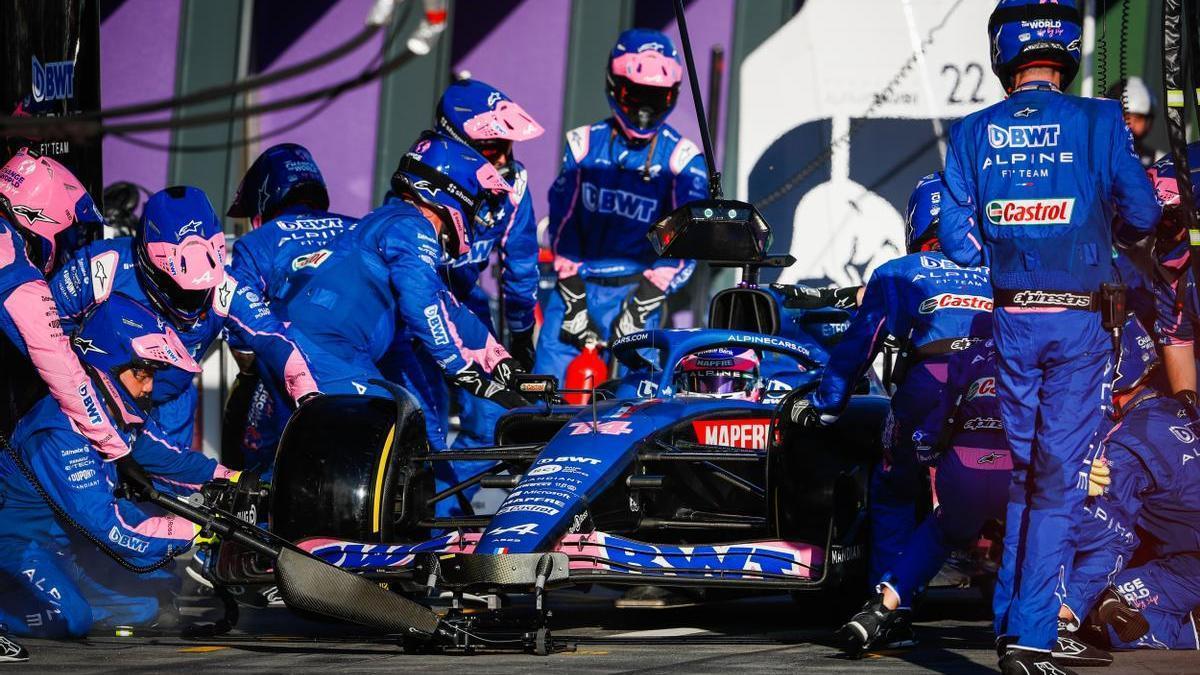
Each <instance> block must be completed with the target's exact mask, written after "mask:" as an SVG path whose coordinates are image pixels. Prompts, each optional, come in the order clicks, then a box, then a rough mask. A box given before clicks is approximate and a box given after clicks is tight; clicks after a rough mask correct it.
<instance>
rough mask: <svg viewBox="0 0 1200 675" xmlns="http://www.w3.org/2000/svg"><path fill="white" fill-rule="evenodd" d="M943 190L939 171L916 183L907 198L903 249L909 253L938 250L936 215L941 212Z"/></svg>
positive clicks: (944, 185)
mask: <svg viewBox="0 0 1200 675" xmlns="http://www.w3.org/2000/svg"><path fill="white" fill-rule="evenodd" d="M945 189H946V183H945V182H944V181H943V180H942V173H941V172H940V171H939V172H937V173H931V174H929V175H928V176H925V177H924V178H922V179H921V180H919V181H917V187H916V188H915V189H914V190H913V191H912V195H910V196H909V198H908V211H907V213H906V214H905V217H904V248H905V250H906V251H908V252H909V253H917V252H919V251H932V250H937V249H938V248H939V244H938V228H937V226H938V215H939V214H940V213H941V211H942V193H943V191H944V190H945Z"/></svg>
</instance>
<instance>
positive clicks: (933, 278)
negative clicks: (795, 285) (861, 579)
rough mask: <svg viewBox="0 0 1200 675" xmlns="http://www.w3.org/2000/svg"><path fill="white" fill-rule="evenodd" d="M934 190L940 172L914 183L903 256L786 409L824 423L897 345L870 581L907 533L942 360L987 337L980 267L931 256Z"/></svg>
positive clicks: (984, 274)
mask: <svg viewBox="0 0 1200 675" xmlns="http://www.w3.org/2000/svg"><path fill="white" fill-rule="evenodd" d="M944 187H945V186H944V184H943V182H942V177H941V175H940V174H931V175H928V176H925V177H924V178H922V179H921V180H920V182H918V183H917V187H916V189H914V190H913V193H912V196H911V197H910V198H909V202H908V203H909V206H908V215H907V218H906V220H907V223H906V231H905V246H906V250H907V251H908V253H907V255H904V256H902V257H900V258H896V259H895V260H890V261H888V262H886V263H884V264H883V265H880V266H879V267H878V268H877V269H876V270H875V272H874V274H872V275H871V279H870V281H869V282H868V283H867V287H866V290H865V291H864V293H863V297H862V304H861V305H860V307H859V309H858V314H856V315H855V317H854V319H853V320H852V321H851V322H850V327H849V328H848V329H846V333H845V336H844V337H843V338H842V341H841V342H839V343H838V345H837V346H836V347H834V349H833V351H832V353H831V354H830V359H829V365H828V366H827V367H826V368H825V372H824V373H823V374H822V376H821V383H820V385H819V386H818V388H817V390H816V392H815V393H814V394H813V396H812V398H811V401H804V402H803V404H801V405H799V407H798V408H796V409H795V410H793V411H792V414H793V415H794V417H793V420H794V421H795V422H797V423H798V424H801V425H803V426H815V425H817V424H832V423H833V422H834V421H835V420H836V419H837V417H838V415H839V414H841V412H842V410H843V409H844V408H845V407H846V404H847V402H848V401H849V399H850V394H851V393H852V391H853V389H854V387H855V385H856V383H857V382H858V381H859V379H860V378H861V377H862V376H863V374H864V373H865V372H866V370H867V368H868V367H869V366H870V365H871V362H872V361H873V360H874V359H875V356H876V354H878V353H879V350H880V349H881V348H882V347H883V341H884V339H885V338H887V337H888V336H889V335H891V336H894V337H895V338H897V339H899V340H900V341H901V342H902V347H901V357H900V364H899V365H898V371H897V372H896V373H895V374H894V375H893V380H894V381H896V382H897V383H898V386H897V389H896V392H895V393H894V395H893V396H892V410H891V415H890V419H889V422H888V425H887V429H886V430H885V432H884V434H885V438H884V459H883V461H882V462H880V463H879V464H878V465H877V466H876V467H875V469H874V471H873V473H872V476H871V503H870V516H871V522H872V525H871V562H870V567H871V572H870V582H871V583H872V584H877V583H879V582H880V580H881V579H882V578H883V576H884V574H885V573H886V572H888V571H889V570H894V569H895V567H896V564H897V562H898V560H897V558H898V557H899V556H900V555H901V552H902V551H903V550H904V549H905V547H906V546H907V544H908V542H909V541H910V539H911V538H912V535H913V532H914V530H915V529H916V527H917V500H918V498H919V497H920V496H921V495H922V494H923V493H924V473H925V469H924V467H922V466H921V464H920V463H919V462H918V460H917V455H916V452H915V446H916V445H918V444H921V443H925V444H928V443H927V441H924V439H923V437H922V436H921V435H920V431H921V429H922V425H923V424H924V423H925V420H926V419H927V418H928V417H929V415H930V414H931V411H932V410H933V409H934V408H935V407H937V406H938V405H939V404H940V401H941V400H942V399H943V397H944V396H945V395H946V393H945V392H946V375H947V363H948V359H949V357H950V355H951V354H953V353H954V352H956V351H961V350H963V349H966V348H968V347H970V346H971V345H973V344H975V343H976V342H979V341H981V340H983V339H985V338H988V337H990V335H991V321H992V316H991V314H992V294H991V285H990V283H989V279H988V269H987V268H986V267H967V266H960V265H958V264H956V263H954V262H951V261H950V260H949V259H948V258H947V257H946V256H945V255H944V254H943V253H942V252H941V251H940V244H939V242H938V237H937V221H938V217H939V209H940V205H941V204H942V203H943V202H944V199H943V190H944Z"/></svg>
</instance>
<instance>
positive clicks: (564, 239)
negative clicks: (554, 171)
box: [549, 147, 583, 262]
mask: <svg viewBox="0 0 1200 675" xmlns="http://www.w3.org/2000/svg"><path fill="white" fill-rule="evenodd" d="M580 181H581V176H580V170H579V165H578V164H577V163H576V162H575V156H574V155H573V154H572V153H571V148H570V147H568V148H567V149H566V150H564V151H563V161H562V169H561V170H560V171H559V172H558V178H556V179H555V180H554V184H553V185H551V186H550V194H549V208H550V222H549V230H550V248H551V249H552V250H553V251H554V255H555V256H556V257H558V256H562V257H564V258H568V259H570V260H572V261H574V262H580V261H581V260H582V259H583V239H582V234H581V232H580V231H579V208H578V206H579V192H580V190H581V189H582V188H581V185H580Z"/></svg>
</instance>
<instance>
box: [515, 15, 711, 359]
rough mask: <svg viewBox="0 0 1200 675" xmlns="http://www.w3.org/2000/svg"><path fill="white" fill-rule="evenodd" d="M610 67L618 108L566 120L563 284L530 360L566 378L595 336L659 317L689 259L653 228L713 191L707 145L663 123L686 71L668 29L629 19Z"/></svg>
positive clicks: (559, 253) (558, 205) (561, 184)
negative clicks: (570, 123) (586, 122)
mask: <svg viewBox="0 0 1200 675" xmlns="http://www.w3.org/2000/svg"><path fill="white" fill-rule="evenodd" d="M606 77H607V93H608V104H609V107H611V108H612V112H613V116H612V117H610V118H608V119H606V120H603V121H601V122H598V123H596V124H593V125H591V126H584V127H578V128H575V129H572V130H571V131H569V132H567V149H566V152H564V153H563V163H562V169H561V170H560V171H559V174H558V178H557V180H555V181H554V185H553V186H552V187H551V188H550V229H549V232H550V236H551V248H552V249H553V252H554V269H555V271H556V272H557V275H558V287H557V288H558V292H557V293H554V294H552V295H551V296H550V300H549V301H548V303H547V306H546V308H545V321H544V323H543V324H542V332H541V334H540V336H539V337H538V350H537V359H536V361H535V363H534V370H535V371H537V372H539V373H544V374H547V375H554V376H555V377H558V378H560V379H562V378H563V377H564V374H565V370H566V367H567V364H569V363H570V362H571V360H572V359H574V358H575V356H577V355H578V354H579V351H580V349H581V348H582V347H583V346H584V345H586V344H587V343H588V342H597V343H600V342H606V341H612V340H615V339H617V338H619V337H621V336H623V335H629V334H631V333H635V332H637V331H639V330H644V329H648V328H654V327H656V326H657V325H658V323H659V318H660V314H661V311H662V307H663V305H664V304H665V302H666V298H667V295H668V294H670V293H673V292H675V291H676V290H678V289H679V288H680V287H682V286H683V284H684V283H686V282H687V280H688V277H690V276H691V273H692V269H693V268H694V263H692V262H688V261H681V260H657V259H656V256H655V254H654V251H653V249H652V248H651V247H650V242H649V241H648V240H647V239H646V232H647V231H648V230H649V229H650V226H651V225H652V224H653V223H654V222H655V221H657V220H658V219H659V218H660V217H662V216H663V215H665V214H666V213H668V212H670V211H671V210H672V209H675V208H676V207H679V206H682V205H683V204H685V203H687V202H690V201H693V200H697V199H705V198H707V197H708V173H707V169H706V168H705V163H704V161H705V160H704V156H703V154H701V152H700V150H699V149H698V148H697V147H696V145H695V144H694V143H692V142H691V141H689V140H687V139H685V138H682V137H681V136H680V135H679V133H678V132H677V131H675V129H673V128H672V127H671V126H670V125H668V124H666V118H667V115H669V114H670V112H671V110H672V109H673V108H674V107H675V102H676V100H677V99H678V96H679V84H680V81H681V80H682V78H683V67H682V66H681V64H680V62H679V55H678V54H677V53H676V51H675V46H674V44H672V42H671V40H670V38H668V37H667V36H666V35H664V34H662V33H660V32H658V31H654V30H647V29H641V28H635V29H631V30H627V31H625V32H624V33H622V34H621V36H620V37H619V38H618V39H617V44H616V45H615V46H614V47H613V49H612V53H611V54H610V56H609V61H608V67H607V70H606Z"/></svg>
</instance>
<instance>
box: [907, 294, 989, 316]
mask: <svg viewBox="0 0 1200 675" xmlns="http://www.w3.org/2000/svg"><path fill="white" fill-rule="evenodd" d="M943 309H969V310H973V311H977V312H990V311H992V299H991V298H986V297H983V296H980V295H959V294H957V293H941V294H938V295H935V296H933V297H932V298H926V299H925V300H922V301H921V304H920V306H919V307H918V311H920V312H921V313H922V314H933V313H934V312H938V311H941V310H943Z"/></svg>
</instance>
